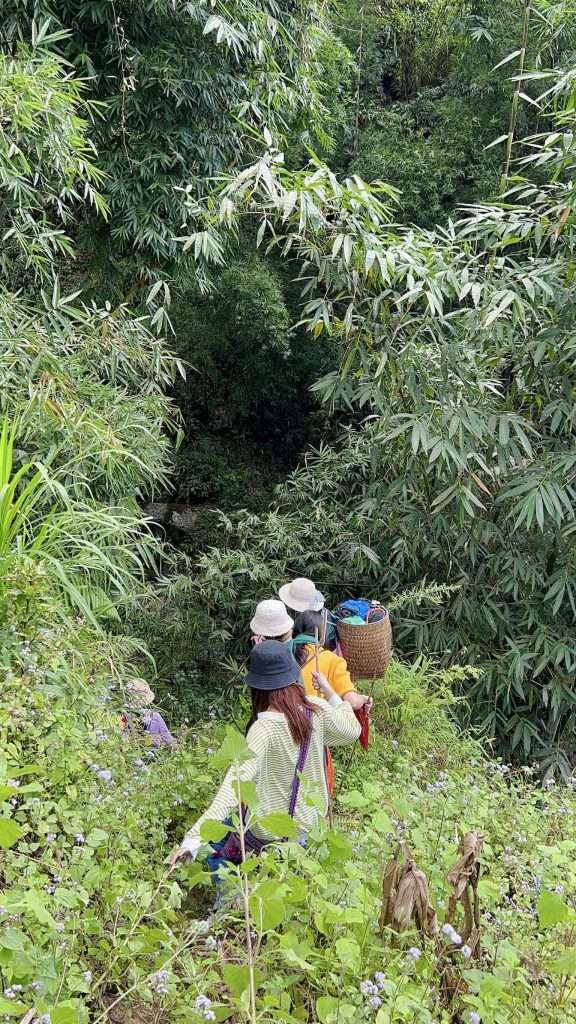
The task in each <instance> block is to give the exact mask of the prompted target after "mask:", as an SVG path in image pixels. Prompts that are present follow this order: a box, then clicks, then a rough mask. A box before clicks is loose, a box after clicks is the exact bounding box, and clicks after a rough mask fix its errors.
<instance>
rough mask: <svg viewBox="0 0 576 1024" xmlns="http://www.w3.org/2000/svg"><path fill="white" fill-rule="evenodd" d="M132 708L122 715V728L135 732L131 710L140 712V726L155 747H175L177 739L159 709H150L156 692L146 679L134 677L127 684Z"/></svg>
mask: <svg viewBox="0 0 576 1024" xmlns="http://www.w3.org/2000/svg"><path fill="white" fill-rule="evenodd" d="M126 690H127V691H128V703H129V705H130V710H129V711H127V712H125V713H124V714H123V715H122V729H123V730H124V731H125V732H134V731H135V724H134V721H133V716H132V714H131V713H130V712H131V711H136V712H137V713H138V726H139V728H140V729H141V730H142V732H145V733H146V734H147V735H148V736H149V737H150V739H151V741H152V744H153V745H154V746H155V747H164V746H166V747H175V746H177V741H176V739H175V738H174V736H173V735H172V733H171V732H170V730H169V728H168V726H167V725H166V722H165V721H164V719H163V718H162V715H161V714H160V712H159V711H150V710H149V705H150V704H153V703H154V693H153V691H152V690H151V689H150V687H149V686H148V683H147V682H146V680H145V679H132V680H131V681H130V682H129V683H128V684H127V686H126Z"/></svg>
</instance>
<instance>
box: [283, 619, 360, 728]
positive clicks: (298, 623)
mask: <svg viewBox="0 0 576 1024" xmlns="http://www.w3.org/2000/svg"><path fill="white" fill-rule="evenodd" d="M316 631H317V635H318V638H319V648H318V668H316V645H315V642H314V640H315V636H316ZM322 640H323V615H322V612H316V611H311V610H308V611H305V612H300V614H299V615H297V616H296V618H295V620H294V637H293V640H292V653H293V654H294V657H295V659H296V661H297V662H298V664H299V665H300V674H301V677H302V682H303V683H304V689H305V690H306V693H307V695H308V696H313V695H314V693H315V690H314V683H313V679H312V675H313V673H314V672H316V671H319V672H322V673H323V675H325V676H326V678H327V679H328V681H329V683H330V686H331V687H332V689H333V690H334V693H337V694H338V696H339V697H341V698H342V700H345V701H347V702H348V703H349V704H351V705H352V707H353V709H354V710H355V711H356V710H359V709H360V708H364V709H365V710H366V711H368V712H369V711H370V710H371V708H372V703H373V701H372V698H371V697H368V696H366V694H364V693H358V690H357V689H356V687H355V686H354V683H353V682H352V680H351V678H350V673H349V671H348V666H347V664H346V660H345V659H344V658H342V657H341V656H340V655H339V654H335V652H334V651H327V650H326V649H325V648H324V647H323V646H322Z"/></svg>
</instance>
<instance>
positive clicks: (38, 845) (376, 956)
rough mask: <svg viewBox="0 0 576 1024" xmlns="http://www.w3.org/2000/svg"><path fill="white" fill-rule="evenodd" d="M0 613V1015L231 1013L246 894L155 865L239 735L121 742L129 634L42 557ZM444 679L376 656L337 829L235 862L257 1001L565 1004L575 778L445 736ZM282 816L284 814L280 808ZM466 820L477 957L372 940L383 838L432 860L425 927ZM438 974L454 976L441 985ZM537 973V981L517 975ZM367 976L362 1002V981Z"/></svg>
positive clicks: (261, 1004) (305, 1008)
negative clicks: (71, 607) (491, 755)
mask: <svg viewBox="0 0 576 1024" xmlns="http://www.w3.org/2000/svg"><path fill="white" fill-rule="evenodd" d="M0 609H1V616H0V618H1V621H2V623H3V625H2V627H1V640H2V644H1V648H0V649H1V651H2V654H1V655H0V658H1V665H2V669H3V673H4V675H3V687H2V694H1V697H0V738H1V749H2V755H1V756H0V786H2V788H0V845H1V846H3V847H4V850H3V855H2V878H1V883H0V892H1V899H0V904H1V906H2V908H3V916H4V922H5V923H4V927H3V928H2V930H1V937H2V942H1V953H0V956H1V958H2V975H3V988H4V995H3V996H2V997H1V998H2V1000H3V1001H2V1003H1V1004H0V1005H1V1006H2V1009H3V1012H4V1013H7V1014H9V1015H10V1016H16V1015H18V1017H19V1018H21V1017H22V1016H23V1015H24V1014H25V1013H26V1012H27V1011H28V1010H31V1009H33V1010H34V1013H35V1014H36V1015H37V1016H41V1015H42V1014H46V1013H47V1014H49V1015H50V1019H51V1021H52V1022H53V1024H58V1022H61V1024H62V1022H68V1021H69V1022H70V1024H74V1022H84V1021H86V1020H88V1019H89V1018H90V1019H100V1018H101V1017H102V1018H103V1017H104V1015H105V1013H106V1012H107V1011H108V1010H109V1009H110V1006H111V1004H114V1006H115V1007H118V1009H122V1012H126V1013H128V1012H130V1013H135V1012H138V1013H139V1014H140V1015H141V1016H144V1015H146V1014H147V1013H149V1012H154V1013H160V1012H161V1013H163V1014H166V1015H169V1017H170V1019H171V1020H174V1021H184V1020H187V1021H189V1020H190V1018H191V1016H192V1018H193V1019H194V1020H196V1019H198V1021H200V1020H201V1019H203V1018H202V1013H201V1008H200V1007H199V1008H198V1009H196V999H197V997H198V996H206V997H208V998H209V999H210V1000H211V1001H212V1009H213V1012H215V1014H216V1015H217V1019H222V1020H223V1019H226V1018H227V1017H228V1016H230V1015H232V1014H235V1015H238V1016H242V1017H244V1016H248V1015H249V997H248V990H249V987H250V976H251V971H250V968H249V965H248V960H247V954H246V949H245V946H244V941H243V935H242V925H241V920H240V911H239V910H237V909H236V908H235V905H234V904H232V906H231V908H230V909H229V910H225V911H224V912H221V913H220V914H219V915H217V916H216V917H215V918H212V919H211V920H200V919H199V918H198V913H199V912H200V913H202V907H203V906H205V904H206V897H205V896H204V890H205V887H206V885H207V883H208V876H207V874H206V873H205V871H204V870H203V867H202V864H195V865H194V866H193V867H192V868H183V869H180V870H179V871H178V872H177V873H176V874H173V875H172V876H170V877H167V874H166V871H165V868H164V865H163V861H164V858H165V856H166V854H167V852H168V851H169V849H170V847H171V846H172V845H173V844H174V842H176V841H178V839H179V838H180V837H181V835H182V833H183V831H184V830H185V828H187V827H188V826H189V825H190V824H191V822H192V821H193V820H194V818H195V817H196V816H197V815H198V814H199V812H200V811H201V810H202V809H203V807H204V806H205V805H206V802H207V801H208V799H209V796H210V793H211V791H212V790H213V787H214V785H215V784H216V777H217V775H220V774H221V772H222V770H223V761H222V757H221V754H220V753H217V754H215V756H214V757H211V755H212V754H214V752H215V747H217V746H218V744H219V742H220V740H221V739H224V748H223V752H224V753H225V754H226V758H225V760H226V763H229V762H230V760H233V761H235V760H236V761H237V760H238V759H239V758H241V757H242V756H243V751H244V740H243V739H242V738H238V739H237V738H236V735H235V734H233V733H229V734H228V737H227V738H225V737H223V735H222V731H221V729H220V727H219V726H215V725H211V724H209V723H205V724H204V726H203V729H202V733H201V735H191V734H190V733H186V732H182V733H181V735H180V748H179V749H178V750H177V751H175V752H163V751H153V750H151V749H148V748H147V745H146V739H145V737H144V736H143V735H142V736H139V735H138V734H136V736H131V737H129V738H126V737H125V735H123V734H122V733H121V732H120V729H119V713H120V710H121V709H122V707H123V699H124V698H123V694H124V690H123V687H124V682H125V680H126V679H127V678H128V677H129V675H130V673H131V672H132V671H133V669H132V666H131V664H130V663H131V660H132V659H133V657H134V656H135V655H136V654H137V653H138V652H137V651H136V650H135V649H134V648H131V647H130V645H128V644H127V643H126V641H122V642H119V641H116V642H111V641H110V640H108V639H103V638H102V636H101V635H100V634H95V633H93V632H92V630H91V629H90V628H89V627H87V626H86V625H83V626H78V624H73V623H66V622H64V621H62V620H58V621H56V620H55V616H54V597H53V594H52V593H51V592H50V589H49V588H48V587H47V586H46V581H45V580H43V578H42V575H41V574H39V573H38V572H37V571H34V572H32V571H26V572H25V573H21V574H19V576H18V578H16V577H12V578H11V579H9V580H5V581H3V582H1V583H0ZM112 668H113V671H112ZM450 683H451V677H450V676H447V675H444V676H443V675H440V674H430V672H429V669H428V667H427V666H424V665H421V666H419V667H416V668H414V669H409V668H403V667H402V666H400V665H398V664H393V665H392V666H391V670H390V676H389V678H388V680H386V681H385V682H384V683H379V684H377V686H376V716H375V721H374V725H373V731H372V744H371V746H370V749H369V751H368V753H367V754H364V753H363V752H362V751H361V750H360V749H354V750H352V751H344V752H342V753H340V754H339V755H338V758H337V762H336V775H337V786H338V796H337V801H336V811H337V821H338V827H339V828H340V829H342V830H343V831H335V832H328V831H327V830H326V828H325V826H324V825H322V826H321V827H319V828H318V830H317V832H316V833H315V834H314V835H312V836H311V837H310V839H309V842H308V846H307V848H306V849H302V848H301V847H300V846H299V845H298V843H296V842H290V843H288V844H286V845H285V846H284V848H283V849H282V850H272V851H269V852H267V853H266V854H265V855H264V856H263V857H262V858H261V859H260V862H259V864H258V866H256V864H255V863H254V861H251V862H249V863H248V864H247V868H246V875H245V883H243V884H247V885H248V895H249V907H250V914H251V922H250V923H251V929H252V931H253V934H254V961H255V962H254V965H253V977H254V985H255V999H256V1008H257V1012H258V1014H260V1015H267V1016H272V1017H274V1018H282V1019H289V1020H291V1019H294V1020H301V1021H308V1020H309V1021H313V1020H316V1019H319V1020H321V1021H326V1022H327V1024H331V1022H332V1021H336V1019H338V1020H340V1019H341V1018H342V1019H343V1020H346V1021H350V1022H351V1024H359V1022H360V1021H364V1020H366V1017H367V1016H368V1017H369V1019H374V1020H375V1021H378V1022H380V1024H382V1022H384V1021H387V1020H394V1021H395V1024H401V1022H406V1024H408V1022H410V1024H412V1022H413V1021H414V1020H415V1019H417V1020H418V1021H421V1022H422V1024H432V1022H434V1024H439V1022H445V1024H447V1022H448V1021H449V1020H450V1019H451V1017H453V1016H454V1015H455V1014H458V1015H459V1016H460V1017H461V1019H463V1020H465V1019H466V1014H468V1013H469V1012H471V1011H474V1012H478V1013H479V1014H480V1015H481V1017H482V1020H485V1021H490V1022H492V1024H513V1022H514V1024H515V1022H517V1021H519V1020H522V1021H523V1022H525V1024H536V1022H538V1024H553V1022H555V1021H556V1020H558V1019H569V1014H570V988H569V986H566V985H564V984H563V983H562V980H559V976H560V979H561V978H562V976H566V975H568V976H570V975H571V974H572V972H573V949H572V947H571V945H570V941H571V940H570V932H569V931H567V930H566V922H567V921H568V919H569V918H570V915H571V914H572V913H573V912H572V911H571V910H570V909H569V908H570V904H571V902H572V900H573V898H574V895H575V894H576V876H575V874H574V870H573V853H574V841H573V838H572V834H571V828H570V822H571V815H573V814H574V810H575V809H574V806H573V805H574V796H573V794H572V793H571V792H570V791H566V790H560V789H559V788H553V787H552V788H550V787H549V788H548V789H547V790H546V791H545V792H543V791H542V790H539V789H537V788H535V787H532V785H531V783H530V782H529V781H527V776H526V774H525V773H524V772H521V773H519V774H518V775H514V776H513V775H511V773H510V772H509V771H508V770H507V769H506V766H501V765H500V766H499V765H497V764H495V763H493V762H488V761H486V759H485V758H484V757H483V755H482V752H481V750H480V748H479V747H478V746H477V745H475V744H472V743H470V742H469V741H463V740H462V739H461V738H460V737H459V736H458V734H457V732H456V731H455V728H454V726H453V725H451V724H450V721H449V720H448V719H447V718H446V715H445V712H444V711H443V707H444V708H446V707H448V708H449V706H450V703H451V698H450V695H449V687H450ZM389 690H390V692H391V693H392V695H393V696H392V699H391V701H390V702H389V701H388V699H387V693H388V691H389ZM403 709H413V710H412V711H408V712H407V713H406V712H405V711H404V710H403ZM415 709H417V710H415ZM399 712H400V713H399ZM216 763H218V768H217V769H216V768H215V766H216ZM528 778H529V776H528ZM215 824H216V823H215ZM276 827H277V828H278V831H279V832H281V833H283V832H285V831H286V828H287V822H286V821H285V820H284V817H283V816H281V820H279V821H278V822H276ZM470 828H477V829H479V830H481V831H483V832H484V833H485V836H486V842H485V847H484V853H483V857H482V862H483V871H482V881H481V883H480V901H481V910H482V913H483V917H482V935H481V939H482V950H483V953H482V956H481V959H480V960H477V961H474V960H467V959H466V958H465V956H464V955H463V954H462V952H461V951H460V950H459V948H458V947H454V948H450V944H449V943H448V941H447V940H445V939H444V938H442V939H441V940H440V941H439V942H438V944H437V945H435V944H434V943H433V942H430V941H426V942H423V940H422V939H421V937H419V936H417V935H415V934H414V933H410V932H408V933H406V934H405V935H403V936H402V937H401V938H400V939H398V938H397V937H396V938H394V937H393V936H392V935H390V934H387V933H385V934H384V935H381V934H380V933H379V928H378V916H379V909H380V899H381V875H382V865H383V863H384V862H385V861H386V860H387V858H388V857H389V856H390V855H391V853H392V852H393V850H394V848H395V845H396V843H397V841H398V840H403V841H405V842H407V843H408V844H409V846H410V849H411V851H412V853H413V856H414V858H415V860H416V863H417V864H418V865H419V866H420V867H421V868H422V869H423V870H425V871H426V873H427V876H428V880H429V885H430V897H431V900H432V903H433V904H434V905H435V907H436V908H437V911H438V914H439V917H440V920H441V921H443V920H444V917H445V914H446V901H447V898H448V896H449V893H450V889H449V886H448V884H447V882H446V873H447V870H448V868H449V867H450V865H451V864H452V863H453V861H454V859H455V856H456V845H455V840H456V838H457V836H458V835H459V834H461V833H462V832H464V831H466V830H467V829H470ZM346 833H348V834H346ZM232 877H233V878H235V877H237V876H235V875H234V872H233V873H232ZM560 890H561V891H560ZM207 895H208V893H207V892H206V896H207ZM567 915H568V916H567ZM413 946H419V947H420V948H421V950H422V954H421V957H420V958H419V960H418V961H417V962H415V961H414V960H413V959H412V958H411V957H410V956H408V955H407V948H408V947H413ZM448 968H449V969H450V971H451V972H452V974H453V976H455V977H456V978H457V979H458V984H457V985H456V986H453V987H452V988H451V989H450V990H447V989H446V987H445V983H444V979H445V978H446V976H447V971H448ZM535 970H537V971H538V977H539V978H541V979H542V980H543V981H544V983H543V984H539V985H531V984H530V981H531V980H532V979H533V972H534V971H535ZM158 972H165V973H163V974H162V975H159V973H158ZM376 972H379V973H378V974H377V977H376V982H375V984H376V988H377V989H378V999H379V1000H380V1003H379V1004H374V1005H371V1004H370V1002H369V996H365V995H364V994H363V993H362V991H361V989H360V982H361V980H362V979H363V978H364V979H368V978H373V977H374V975H375V974H376ZM162 980H163V984H162V983H161V981H162ZM447 991H448V994H447ZM372 998H373V997H372ZM415 1015H416V1016H415Z"/></svg>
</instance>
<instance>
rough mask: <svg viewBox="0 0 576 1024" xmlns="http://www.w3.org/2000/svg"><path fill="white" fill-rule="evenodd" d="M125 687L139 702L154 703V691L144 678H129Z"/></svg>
mask: <svg viewBox="0 0 576 1024" xmlns="http://www.w3.org/2000/svg"><path fill="white" fill-rule="evenodd" d="M126 689H127V690H128V693H131V694H133V695H134V697H136V699H137V700H138V703H139V704H153V703H154V691H153V690H151V689H150V687H149V686H148V683H147V682H146V680H145V679H131V680H130V682H129V683H127V685H126Z"/></svg>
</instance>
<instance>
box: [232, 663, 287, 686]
mask: <svg viewBox="0 0 576 1024" xmlns="http://www.w3.org/2000/svg"><path fill="white" fill-rule="evenodd" d="M299 675H300V670H299V668H298V666H297V665H296V664H294V668H293V669H290V670H288V669H286V671H285V672H279V673H278V675H274V676H262V675H260V674H259V673H258V672H252V671H250V672H249V673H248V675H247V676H246V679H245V682H246V684H247V685H248V686H249V687H250V688H251V689H252V690H285V689H286V687H287V686H292V685H293V683H298V682H299V681H300V679H299Z"/></svg>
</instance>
